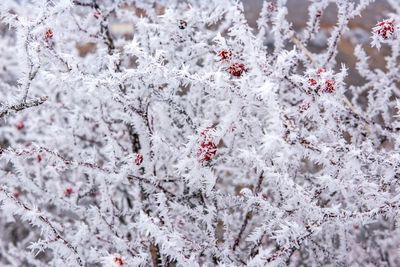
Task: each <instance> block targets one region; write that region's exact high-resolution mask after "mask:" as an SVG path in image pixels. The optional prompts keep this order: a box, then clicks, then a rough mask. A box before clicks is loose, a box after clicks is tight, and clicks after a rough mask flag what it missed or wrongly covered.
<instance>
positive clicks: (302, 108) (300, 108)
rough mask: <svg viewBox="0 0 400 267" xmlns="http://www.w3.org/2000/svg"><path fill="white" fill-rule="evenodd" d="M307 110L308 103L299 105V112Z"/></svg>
mask: <svg viewBox="0 0 400 267" xmlns="http://www.w3.org/2000/svg"><path fill="white" fill-rule="evenodd" d="M309 108H310V103H304V104H301V105H299V112H300V113H303V112H304V111H306V110H307V109H309Z"/></svg>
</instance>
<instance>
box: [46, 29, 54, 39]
mask: <svg viewBox="0 0 400 267" xmlns="http://www.w3.org/2000/svg"><path fill="white" fill-rule="evenodd" d="M45 36H46V38H47V39H51V38H53V31H52V30H51V29H48V30H47V31H46V34H45Z"/></svg>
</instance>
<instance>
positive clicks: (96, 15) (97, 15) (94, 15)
mask: <svg viewBox="0 0 400 267" xmlns="http://www.w3.org/2000/svg"><path fill="white" fill-rule="evenodd" d="M101 16H102V14H101V12H100V10H98V9H96V11H95V12H94V14H93V17H95V19H99V18H100V17H101Z"/></svg>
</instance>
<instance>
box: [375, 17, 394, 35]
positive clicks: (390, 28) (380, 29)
mask: <svg viewBox="0 0 400 267" xmlns="http://www.w3.org/2000/svg"><path fill="white" fill-rule="evenodd" d="M376 28H377V31H376V33H377V34H378V35H379V36H381V37H382V38H383V39H389V38H390V37H392V35H393V34H394V25H393V22H391V21H388V20H384V21H382V22H380V23H378V25H377V26H376Z"/></svg>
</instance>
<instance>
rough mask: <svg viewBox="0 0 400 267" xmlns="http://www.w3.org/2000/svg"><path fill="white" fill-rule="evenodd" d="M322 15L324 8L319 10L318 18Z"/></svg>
mask: <svg viewBox="0 0 400 267" xmlns="http://www.w3.org/2000/svg"><path fill="white" fill-rule="evenodd" d="M321 16H322V10H318V11H317V18H319V17H321Z"/></svg>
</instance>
